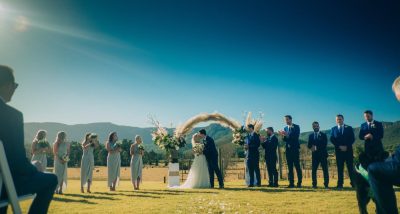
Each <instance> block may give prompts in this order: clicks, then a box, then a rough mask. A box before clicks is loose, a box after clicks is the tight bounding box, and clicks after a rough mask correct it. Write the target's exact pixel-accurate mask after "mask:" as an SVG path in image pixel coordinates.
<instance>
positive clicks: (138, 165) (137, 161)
mask: <svg viewBox="0 0 400 214" xmlns="http://www.w3.org/2000/svg"><path fill="white" fill-rule="evenodd" d="M142 143H143V141H142V138H141V137H140V136H139V135H136V137H135V143H133V144H132V145H131V151H130V154H131V156H132V158H131V181H132V184H133V188H134V189H135V190H139V184H140V182H141V181H142V169H143V160H142V156H143V153H144V151H143V150H141V149H140V148H139V145H141V144H142Z"/></svg>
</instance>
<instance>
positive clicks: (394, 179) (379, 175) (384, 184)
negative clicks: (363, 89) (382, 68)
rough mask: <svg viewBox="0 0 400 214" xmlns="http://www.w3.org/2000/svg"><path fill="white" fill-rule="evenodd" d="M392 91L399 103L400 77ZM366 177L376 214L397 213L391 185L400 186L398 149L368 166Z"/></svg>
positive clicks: (394, 195)
mask: <svg viewBox="0 0 400 214" xmlns="http://www.w3.org/2000/svg"><path fill="white" fill-rule="evenodd" d="M393 91H394V92H395V94H396V96H397V99H398V100H399V101H400V77H398V78H397V79H396V80H395V82H394V83H393ZM373 138H374V137H372V139H373ZM368 175H369V183H370V185H371V188H372V191H373V193H374V196H375V202H376V205H377V211H378V213H393V214H397V213H399V211H398V209H397V200H396V194H395V193H394V189H393V185H396V186H400V147H398V148H397V149H396V152H395V153H394V155H393V156H392V157H390V158H388V159H387V160H386V161H385V162H376V163H372V164H370V165H369V167H368Z"/></svg>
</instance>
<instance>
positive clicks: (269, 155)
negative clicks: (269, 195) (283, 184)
mask: <svg viewBox="0 0 400 214" xmlns="http://www.w3.org/2000/svg"><path fill="white" fill-rule="evenodd" d="M262 147H263V148H264V150H265V161H266V165H267V171H268V177H269V185H268V186H269V187H278V186H279V185H278V170H277V169H276V162H277V161H278V156H277V155H276V150H277V148H278V138H277V137H276V136H275V135H274V129H273V128H272V127H268V128H267V138H266V139H265V140H264V142H263V143H262Z"/></svg>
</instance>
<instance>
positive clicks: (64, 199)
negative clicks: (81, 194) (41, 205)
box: [53, 197, 97, 204]
mask: <svg viewBox="0 0 400 214" xmlns="http://www.w3.org/2000/svg"><path fill="white" fill-rule="evenodd" d="M53 201H58V202H68V203H84V204H97V203H95V202H91V201H88V200H75V199H69V198H59V197H54V198H53Z"/></svg>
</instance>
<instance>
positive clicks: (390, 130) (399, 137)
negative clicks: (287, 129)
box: [300, 121, 400, 146]
mask: <svg viewBox="0 0 400 214" xmlns="http://www.w3.org/2000/svg"><path fill="white" fill-rule="evenodd" d="M383 126H384V132H385V135H384V138H383V144H384V145H385V146H391V145H398V144H400V121H397V122H383ZM353 128H354V134H355V136H356V144H359V143H362V142H363V141H361V140H360V139H359V138H358V134H359V132H360V127H353ZM323 132H325V133H326V134H328V137H330V136H329V135H330V130H324V131H323ZM309 134H311V132H304V133H301V135H300V139H301V140H302V141H307V140H308V135H309Z"/></svg>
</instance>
